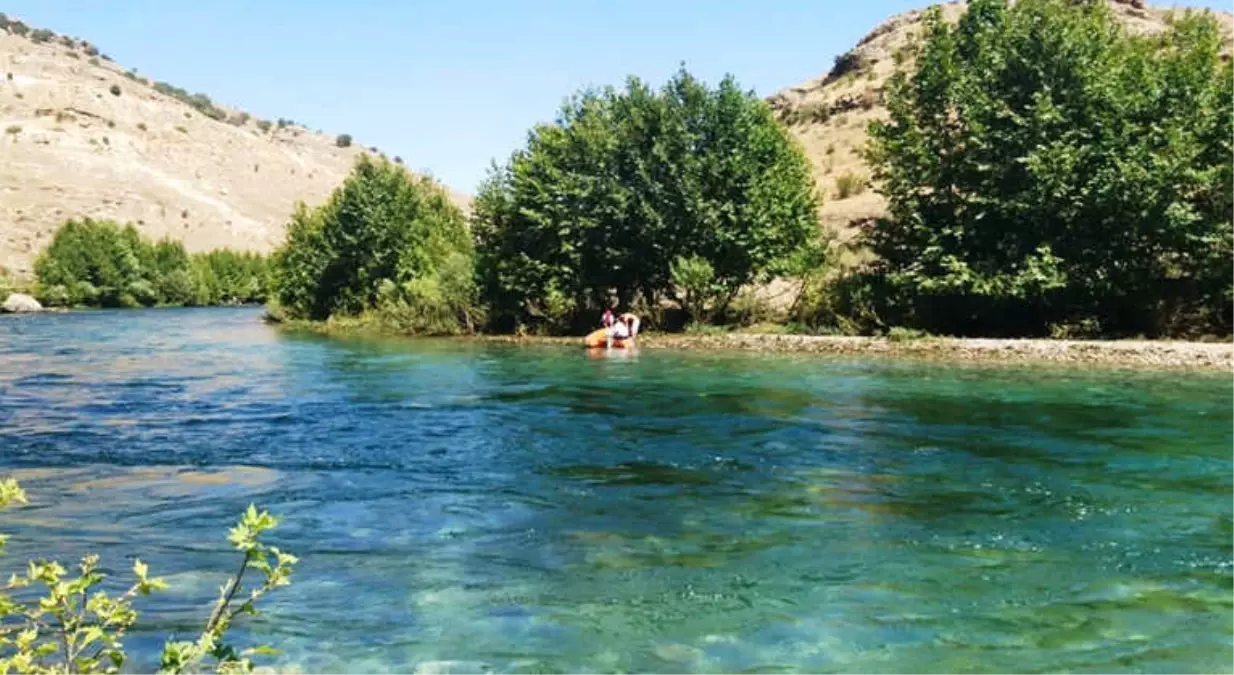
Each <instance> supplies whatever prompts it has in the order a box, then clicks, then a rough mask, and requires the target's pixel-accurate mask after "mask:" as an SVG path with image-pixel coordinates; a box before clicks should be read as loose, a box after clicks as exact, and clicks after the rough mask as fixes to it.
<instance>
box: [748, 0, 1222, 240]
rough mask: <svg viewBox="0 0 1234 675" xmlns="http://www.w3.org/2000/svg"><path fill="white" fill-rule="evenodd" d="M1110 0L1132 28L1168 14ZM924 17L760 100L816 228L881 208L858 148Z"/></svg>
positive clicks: (876, 33)
mask: <svg viewBox="0 0 1234 675" xmlns="http://www.w3.org/2000/svg"><path fill="white" fill-rule="evenodd" d="M1110 3H1111V5H1112V7H1113V9H1114V12H1115V14H1116V16H1117V17H1119V19H1121V20H1122V21H1123V22H1124V24H1125V25H1126V26H1127V27H1128V29H1129V30H1131V31H1133V32H1135V33H1152V32H1157V31H1161V30H1163V29H1164V28H1165V27H1166V25H1167V24H1166V21H1167V17H1168V16H1169V15H1170V13H1171V12H1172V11H1173V10H1172V9H1162V8H1157V7H1150V6H1146V5H1145V4H1144V3H1143V2H1141V1H1140V0H1110ZM965 8H966V5H965V3H963V2H951V3H947V4H945V5H942V10H943V16H944V17H945V18H946V19H947V20H948V21H955V20H957V19H958V18H959V17H960V16H961V15H962V14H963V13H964V10H965ZM1217 16H1218V19H1219V21H1220V22H1221V24H1222V27H1223V29H1224V31H1225V33H1226V34H1227V35H1230V34H1232V33H1234V15H1232V14H1230V13H1228V12H1222V13H1220V14H1218V15H1217ZM924 17H925V11H924V10H917V11H912V12H907V13H905V14H900V15H897V16H894V17H892V18H890V19H888V20H887V21H885V22H883V23H882V24H881V25H880V26H878V27H877V28H875V29H874V30H872V31H870V33H869V34H868V35H866V36H865V37H863V38H862V39H861V41H859V42H858V43H857V46H856V47H854V48H853V49H852V50H850V51H849V52H847V53H845V54H843V55H841V56H839V57H837V58H836V60H835V66H834V67H833V68H832V69H831V71H830V72H828V73H826V74H824V75H821V76H819V77H817V78H815V79H813V80H810V81H808V82H804V83H802V84H799V85H797V86H794V87H789V88H788V89H784V90H782V91H780V92H777V93H775V94H774V95H772V96H770V97H768V99H767V100H768V103H770V105H771V106H772V107H773V108H774V109H775V110H776V112H777V115H778V116H779V118H780V119H781V120H783V121H784V122H785V123H787V124H788V125H789V128H790V129H791V130H792V132H793V135H794V136H796V137H797V139H798V140H799V141H800V142H801V143H802V145H803V146H804V148H805V151H806V154H807V156H808V157H809V158H810V161H811V163H812V164H813V165H814V175H815V178H816V180H817V181H818V185H819V188H820V190H822V191H823V192H824V194H825V197H824V200H825V203H824V205H823V209H822V221H823V226H824V227H826V228H828V229H830V230H832V231H833V232H836V233H837V234H839V235H840V236H841V239H843V238H845V237H846V236H847V235H849V234H851V232H852V231H853V228H851V227H850V225H851V224H852V223H853V222H855V221H860V220H863V219H867V218H872V217H876V216H879V215H881V214H882V213H883V211H884V209H885V204H884V202H883V199H882V198H881V197H880V196H879V195H877V194H875V193H874V192H873V191H871V190H870V189H869V186H868V175H869V172H868V168H867V167H866V165H865V162H864V161H863V160H862V159H861V156H860V154H859V152H860V150H861V149H862V148H863V147H864V145H865V142H866V126H867V124H868V123H869V122H870V121H871V120H873V119H882V118H885V115H886V111H885V109H884V107H883V103H882V95H883V87H884V85H885V84H886V82H887V80H888V79H889V78H890V77H891V75H892V74H893V73H894V72H895V71H896V69H897V68H899V67H904V66H906V65H908V64H909V58H908V50H907V47H908V46H909V44H910V42H911V41H912V40H913V38H914V37H916V36H918V35H920V33H921V31H922V28H923V23H922V22H923V20H924ZM1228 49H1229V47H1228V45H1227V50H1228Z"/></svg>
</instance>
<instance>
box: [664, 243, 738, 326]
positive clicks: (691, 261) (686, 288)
mask: <svg viewBox="0 0 1234 675" xmlns="http://www.w3.org/2000/svg"><path fill="white" fill-rule="evenodd" d="M669 275H670V278H671V279H672V282H673V284H674V285H675V286H677V288H679V289H681V308H682V309H684V310H685V312H686V314H687V315H688V316H689V317H690V320H691V321H694V322H697V323H707V322H708V319H709V316H708V313H707V311H708V309H710V308H712V307H713V306H714V304H715V301H716V300H717V299H718V298H719V296H720V294H721V293H722V292H723V291H724V289H723V288H721V287H720V286H719V285H718V284H716V283H715V280H716V273H715V270H714V269H712V267H711V263H709V262H707V259H706V258H704V257H702V256H698V255H694V256H690V257H689V258H685V257H682V256H678V257H677V259H676V260H674V261H673V263H672V265H671V266H670V267H669Z"/></svg>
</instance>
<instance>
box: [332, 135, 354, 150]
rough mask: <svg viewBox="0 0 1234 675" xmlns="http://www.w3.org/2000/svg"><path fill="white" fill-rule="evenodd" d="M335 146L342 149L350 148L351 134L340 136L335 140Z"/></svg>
mask: <svg viewBox="0 0 1234 675" xmlns="http://www.w3.org/2000/svg"><path fill="white" fill-rule="evenodd" d="M334 144H335V145H337V146H338V147H340V148H350V147H351V134H339V135H338V137H337V138H335V139H334Z"/></svg>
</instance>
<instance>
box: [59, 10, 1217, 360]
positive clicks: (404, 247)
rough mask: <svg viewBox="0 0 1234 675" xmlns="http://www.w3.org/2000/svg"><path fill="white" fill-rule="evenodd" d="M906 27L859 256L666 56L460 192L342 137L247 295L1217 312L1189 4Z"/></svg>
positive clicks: (1212, 218)
mask: <svg viewBox="0 0 1234 675" xmlns="http://www.w3.org/2000/svg"><path fill="white" fill-rule="evenodd" d="M924 27H925V30H924V32H923V34H922V35H921V37H920V39H919V40H918V41H917V42H916V43H915V44H914V45H912V47H911V49H910V50H909V52H910V53H911V58H905V59H897V62H900V61H903V63H902V65H901V67H900V70H899V72H898V73H897V74H896V75H895V76H894V77H893V78H892V79H891V81H890V82H889V83H888V85H887V86H886V88H885V91H884V92H883V97H884V100H885V102H886V105H887V109H888V115H887V116H886V118H885V119H883V120H881V121H878V122H874V123H872V124H871V126H870V138H869V143H868V146H867V149H866V153H867V159H868V161H869V163H870V166H871V171H872V179H873V186H874V189H876V190H877V191H879V192H880V193H881V194H882V195H883V196H884V197H885V198H886V200H887V203H888V211H887V214H886V216H885V217H882V218H878V219H875V220H873V221H870V222H867V223H865V224H864V225H862V227H861V231H860V233H859V235H858V236H857V237H856V238H855V240H854V242H852V245H853V246H855V247H857V248H859V249H863V250H864V251H866V252H868V253H870V254H871V255H869V256H866V258H867V259H868V260H869V262H865V263H862V264H860V265H856V266H853V265H841V264H840V256H838V255H836V253H837V250H838V247H837V245H835V244H834V242H833V241H831V239H830V237H829V236H827V235H826V234H825V233H822V232H821V231H820V228H819V226H818V219H817V210H818V206H819V204H820V200H821V199H822V197H821V196H820V194H819V190H818V189H817V186H816V185H815V184H814V182H813V179H812V177H811V172H810V170H809V164H808V162H807V161H806V159H805V157H804V156H803V154H802V152H801V149H800V148H799V146H798V145H797V144H796V143H795V141H794V140H793V139H792V137H791V136H790V135H789V133H788V132H787V130H786V129H785V128H784V127H783V126H782V125H781V124H779V123H778V122H777V121H776V120H775V119H774V117H773V115H772V112H771V111H770V109H769V107H768V106H767V104H766V103H765V102H764V101H763V100H761V99H759V98H758V97H756V96H755V95H754V93H753V92H751V91H747V90H743V89H742V88H741V87H740V86H739V85H738V83H737V82H736V80H735V79H733V78H732V77H731V76H729V77H726V78H725V79H723V80H722V81H721V82H720V83H719V84H718V85H715V86H709V85H707V84H706V83H704V82H702V81H700V80H698V79H697V78H695V77H694V76H693V75H691V74H690V73H689V72H687V71H686V70H685V68H684V66H683V67H682V68H681V69H680V70H679V71H678V72H677V73H676V74H675V75H674V76H673V77H671V78H670V79H669V81H668V82H666V83H665V84H664V85H663V86H661V87H659V88H653V87H652V86H650V85H648V84H647V83H645V82H643V81H641V80H639V79H637V78H630V79H629V80H628V81H627V82H625V83H624V86H622V87H620V88H618V87H606V88H603V89H585V90H582V91H580V92H578V93H577V94H576V95H574V96H573V97H571V98H570V99H569V100H568V101H567V102H566V103H565V104H564V105H563V106H562V107H561V109H560V110H559V112H558V115H557V117H556V119H555V120H553V121H552V122H551V123H543V124H538V125H536V126H535V127H534V128H532V129H531V130H530V131H529V132H528V135H527V140H526V143H525V145H524V147H522V148H520V149H518V150H517V151H515V152H514V153H512V154H511V156H510V157H509V158H507V160H506V161H505V162H503V163H501V164H496V163H495V164H494V165H493V166H492V167H491V169H490V171H489V174H488V176H487V178H486V179H485V180H484V182H483V183H482V185H481V186H480V189H479V191H478V194H477V197H476V199H475V202H474V208H473V211H472V213H470V214H466V215H465V214H464V213H463V212H462V211H461V210H460V209H459V208H458V207H457V206H456V205H454V204H453V203H451V202H450V200H449V199H448V197H447V196H446V194H445V192H444V191H443V189H442V188H441V187H440V186H439V185H437V184H436V183H435V182H433V181H432V180H431V179H429V178H426V177H416V176H413V175H412V174H410V173H409V172H408V171H406V170H405V169H404V168H403V167H402V166H399V165H396V164H392V163H390V162H388V161H387V160H385V159H384V158H373V157H369V156H361V157H360V158H359V159H358V160H357V163H356V165H355V167H354V168H353V171H352V172H351V174H350V175H349V176H348V177H347V178H346V179H345V180H344V181H343V183H342V185H340V186H339V188H338V189H336V190H335V192H334V193H333V194H332V195H331V197H330V198H329V200H328V201H327V202H326V203H325V204H323V205H321V206H319V207H317V208H309V207H307V206H305V205H303V204H300V205H298V206H297V208H296V210H295V212H294V214H293V216H292V218H291V220H290V223H289V225H288V229H287V239H286V241H285V243H284V244H283V245H282V246H281V247H280V248H279V249H278V250H277V251H276V252H275V253H274V254H273V255H272V256H271V260H270V276H269V279H270V305H271V310H272V313H273V314H277V315H279V316H283V317H286V318H288V319H302V320H312V321H326V320H331V321H358V322H361V323H369V322H371V323H377V324H380V325H381V326H383V327H385V328H388V329H393V330H398V331H403V332H409V333H420V334H442V333H459V332H469V331H477V330H488V331H499V332H512V331H533V332H547V333H571V332H577V331H578V330H579V329H580V328H582V327H585V326H591V325H594V324H595V322H596V319H597V317H598V316H599V314H600V312H601V311H602V310H603V309H604V308H605V307H607V306H609V305H611V304H613V303H616V304H618V305H620V307H621V308H622V309H632V310H634V311H638V312H641V313H643V314H644V315H646V316H647V317H648V320H649V321H650V322H651V323H653V324H654V323H659V322H667V316H668V312H669V310H666V309H665V308H670V307H671V308H680V309H678V310H676V311H677V312H679V313H680V312H684V314H685V318H686V320H688V321H692V322H696V323H704V322H715V323H732V322H735V321H741V320H742V319H743V317H745V318H748V317H749V316H750V314H751V313H750V312H749V311H747V308H748V306H749V302H750V300H749V297H750V296H749V292H750V290H751V289H754V288H757V287H759V286H760V285H762V284H765V283H766V282H768V281H771V280H773V279H790V280H794V281H795V283H796V284H797V285H796V288H797V294H796V298H795V300H794V301H793V302H792V306H791V307H790V308H789V310H788V316H783V315H782V316H781V317H780V318H781V320H782V321H789V322H792V324H793V325H794V326H796V327H797V328H799V329H801V330H807V331H812V332H849V333H860V334H883V333H887V332H889V331H890V330H892V329H893V328H901V329H914V330H924V331H928V332H932V333H937V334H951V335H989V336H1030V337H1032V336H1055V337H1068V336H1070V337H1075V336H1103V337H1118V336H1129V335H1143V336H1146V337H1162V336H1184V337H1186V336H1198V335H1212V334H1220V335H1228V334H1229V333H1230V331H1231V325H1232V318H1231V305H1232V303H1234V263H1232V258H1234V230H1232V227H1234V215H1232V213H1231V209H1232V206H1231V205H1232V204H1234V196H1232V194H1231V193H1232V183H1234V175H1232V169H1231V159H1230V158H1231V150H1232V147H1231V137H1232V135H1234V109H1232V105H1234V91H1232V90H1231V88H1232V82H1234V74H1232V71H1231V64H1230V60H1229V58H1227V57H1223V56H1222V51H1221V50H1222V48H1223V45H1222V38H1221V33H1220V30H1219V28H1218V25H1217V23H1216V21H1215V20H1214V18H1213V17H1212V16H1211V14H1208V13H1188V14H1185V15H1183V16H1181V17H1179V18H1177V19H1176V20H1174V21H1172V22H1171V24H1170V25H1169V27H1168V29H1167V30H1166V31H1165V32H1164V33H1162V34H1159V35H1151V36H1147V35H1131V34H1129V33H1127V32H1126V31H1125V30H1124V29H1123V28H1122V27H1121V26H1120V24H1119V23H1118V21H1117V19H1116V18H1115V17H1114V16H1113V14H1112V13H1111V10H1110V9H1109V7H1108V6H1107V5H1106V3H1100V2H1094V3H1073V2H1068V1H1067V0H1021V1H1020V2H1016V3H1015V4H1014V5H1009V4H1008V3H1007V2H1005V0H973V2H971V3H970V4H969V8H968V10H967V12H966V13H965V14H964V15H963V16H962V17H961V18H960V19H959V21H958V22H957V23H955V24H949V23H947V22H946V21H944V20H943V18H942V15H941V12H939V11H937V10H931V11H930V12H929V13H928V14H927V16H926V20H925V24H924ZM114 236H115V237H117V238H118V239H120V240H124V238H125V237H129V238H131V237H132V235H123V234H116V235H114ZM109 245H110V246H113V247H114V246H116V245H115V244H109ZM159 246H164V247H166V246H169V245H168V244H160V245H159ZM153 259H157V256H154V257H153ZM137 268H138V269H146V266H145V265H143V264H138V265H137ZM74 269H77V268H74ZM126 269H127V268H126ZM152 269H157V263H156V264H155V266H154V268H152ZM74 274H78V273H77V272H74ZM42 276H43V275H42V273H40V279H42ZM113 276H115V275H113ZM172 276H173V277H174V275H172ZM120 277H123V278H122V280H118V281H115V282H107V283H104V282H102V281H95V280H90V281H89V283H90V285H92V286H94V287H95V288H99V289H101V288H104V287H105V288H107V289H108V291H107V293H108V296H107V297H108V298H110V299H111V300H110V301H112V302H117V303H119V300H120V298H121V297H123V296H127V297H131V298H133V299H138V298H139V297H140V298H147V299H149V298H150V297H152V296H155V295H157V294H158V293H161V292H163V291H159V290H158V289H160V288H163V287H164V286H166V285H167V284H168V282H167V276H166V275H164V276H158V275H156V276H154V277H142V276H140V275H138V276H133V275H129V276H124V275H120ZM79 278H84V277H80V276H71V277H66V278H65V280H64V281H55V282H53V283H52V284H49V285H51V286H53V287H56V288H63V289H64V291H65V292H68V293H73V292H74V291H72V290H70V289H73V288H75V286H74V283H76V282H77V280H78V279H79ZM118 278H119V277H118ZM142 280H145V282H146V283H147V284H148V285H149V286H150V287H152V288H153V289H155V292H154V293H151V292H149V289H147V288H146V287H145V286H141V285H139V286H137V287H134V286H133V284H134V282H135V281H138V282H140V281H142ZM160 284H163V286H160ZM171 285H172V286H176V287H179V286H178V285H177V284H174V283H173V284H171ZM83 288H88V287H83ZM138 290H141V291H143V293H137V292H136V291H138ZM98 293H99V294H100V295H102V294H103V291H101V290H100V291H98ZM176 297H184V294H180V295H178V296H176ZM139 302H140V300H139ZM120 304H123V303H120Z"/></svg>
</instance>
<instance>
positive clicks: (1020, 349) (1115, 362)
mask: <svg viewBox="0 0 1234 675" xmlns="http://www.w3.org/2000/svg"><path fill="white" fill-rule="evenodd" d="M271 319H272V317H271V316H270V315H269V314H267V315H266V320H267V321H268V322H270V323H273V324H274V325H279V326H281V327H283V328H284V329H286V330H298V331H309V332H313V333H320V334H325V335H386V336H389V335H390V334H391V333H390V332H389V331H387V330H382V329H381V328H380V327H378V326H374V325H372V324H370V323H363V322H339V323H333V322H332V323H321V322H310V321H288V322H280V321H271ZM456 339H462V340H476V341H481V342H496V343H510V344H540V345H557V346H562V347H572V348H580V347H581V346H582V337H581V336H571V337H543V336H517V335H476V336H468V337H459V338H456ZM638 342H639V348H641V349H682V350H736V351H752V352H766V353H805V354H822V355H834V356H888V357H909V358H921V359H931V360H939V361H957V362H991V363H998V362H1005V363H1034V362H1036V363H1057V364H1076V365H1108V366H1123V367H1136V368H1167V369H1184V370H1185V369H1199V370H1218V371H1219V370H1226V371H1234V340H1231V341H1225V342H1187V341H1181V340H1050V339H995V338H950V337H932V336H930V337H913V338H905V339H888V338H885V337H860V336H838V335H836V336H833V335H826V336H823V335H787V334H780V333H746V332H731V333H711V334H691V333H654V332H653V333H646V334H643V335H640V336H639V339H638Z"/></svg>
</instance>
